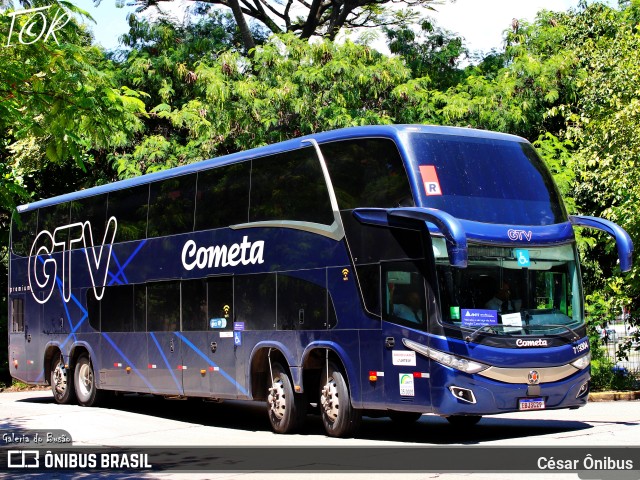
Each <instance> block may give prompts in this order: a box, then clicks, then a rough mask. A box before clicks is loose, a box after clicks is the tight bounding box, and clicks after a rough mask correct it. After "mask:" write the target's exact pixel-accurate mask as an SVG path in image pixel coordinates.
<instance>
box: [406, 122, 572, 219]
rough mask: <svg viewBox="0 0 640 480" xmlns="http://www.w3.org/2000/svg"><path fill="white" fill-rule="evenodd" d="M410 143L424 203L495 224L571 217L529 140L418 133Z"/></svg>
mask: <svg viewBox="0 0 640 480" xmlns="http://www.w3.org/2000/svg"><path fill="white" fill-rule="evenodd" d="M409 145H410V149H411V150H412V155H413V157H414V159H415V161H416V165H417V166H416V169H417V171H416V172H415V173H416V175H417V176H418V178H420V179H421V180H422V185H423V189H421V190H420V192H419V194H418V197H421V198H420V200H421V203H422V206H424V207H431V208H436V209H439V210H442V211H445V212H447V213H449V214H451V215H453V216H454V217H456V218H459V219H463V220H472V221H476V222H484V223H494V224H495V223H498V224H510V225H551V224H556V223H562V222H566V221H567V214H566V211H565V208H564V204H563V203H562V199H561V198H560V195H559V193H558V191H557V189H556V187H555V184H554V183H553V179H552V176H551V174H550V173H549V171H548V169H547V168H546V166H545V165H544V162H543V161H542V160H541V159H540V157H539V156H538V155H537V154H536V152H535V150H534V149H533V147H532V146H531V145H530V144H529V143H526V142H517V141H512V140H501V139H494V138H476V137H462V136H448V135H434V134H427V133H416V134H413V135H412V141H411V142H410V143H409Z"/></svg>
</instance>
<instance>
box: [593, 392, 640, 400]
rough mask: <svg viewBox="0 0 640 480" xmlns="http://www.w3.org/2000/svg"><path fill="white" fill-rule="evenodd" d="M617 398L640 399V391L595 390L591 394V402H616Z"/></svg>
mask: <svg viewBox="0 0 640 480" xmlns="http://www.w3.org/2000/svg"><path fill="white" fill-rule="evenodd" d="M616 400H625V401H632V400H640V391H637V392H595V393H590V394H589V401H590V402H615V401H616Z"/></svg>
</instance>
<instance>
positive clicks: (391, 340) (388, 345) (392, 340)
mask: <svg viewBox="0 0 640 480" xmlns="http://www.w3.org/2000/svg"><path fill="white" fill-rule="evenodd" d="M384 346H385V347H386V348H393V347H395V346H396V339H395V338H393V337H387V338H385V339H384Z"/></svg>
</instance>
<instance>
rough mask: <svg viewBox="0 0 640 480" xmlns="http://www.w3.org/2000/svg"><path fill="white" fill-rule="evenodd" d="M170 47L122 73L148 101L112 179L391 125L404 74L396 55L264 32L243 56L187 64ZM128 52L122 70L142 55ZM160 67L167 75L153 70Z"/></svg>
mask: <svg viewBox="0 0 640 480" xmlns="http://www.w3.org/2000/svg"><path fill="white" fill-rule="evenodd" d="M195 38H196V37H193V39H192V40H190V41H193V40H194V39H195ZM158 41H159V39H158V40H156V41H150V42H149V43H148V45H147V47H145V48H149V49H155V48H156V43H157V42H158ZM187 43H188V41H185V42H180V45H181V49H184V50H181V51H188V50H189V47H188V45H187ZM158 50H159V51H163V52H166V51H167V50H166V49H158ZM173 53H174V54H175V56H173V57H171V58H172V61H171V62H166V61H162V62H160V61H159V58H154V59H152V58H148V57H144V58H145V60H144V61H142V62H141V64H142V65H144V66H145V70H144V71H141V73H140V75H139V76H136V77H134V76H132V75H130V74H126V75H124V76H123V80H125V79H127V80H128V81H132V80H135V81H136V82H139V84H140V85H142V84H145V85H147V86H149V87H153V88H149V95H150V98H151V99H153V102H150V103H149V104H148V109H149V111H150V117H149V119H148V120H146V122H145V123H146V126H147V129H146V131H145V135H144V136H142V137H140V138H139V140H138V141H136V143H135V144H134V145H131V146H129V147H128V148H123V149H119V150H118V151H117V152H116V153H115V154H113V156H112V160H113V162H114V163H115V165H116V166H117V169H118V172H119V173H120V175H121V177H130V176H135V175H139V174H141V173H147V172H151V171H154V170H158V169H164V168H168V167H171V166H176V165H181V164H185V163H189V162H194V161H198V160H201V159H205V158H210V157H213V156H217V155H222V154H225V153H231V152H236V151H239V150H244V149H247V148H252V147H256V146H259V145H264V144H268V143H274V142H278V141H281V140H286V139H289V138H293V137H297V136H300V135H304V134H309V133H313V132H317V131H321V130H329V129H332V128H338V127H346V126H352V125H363V124H379V123H391V122H392V121H393V119H394V117H393V115H394V112H396V111H399V110H400V109H401V103H402V102H401V99H400V97H398V96H397V95H396V93H395V89H396V88H397V87H398V86H399V85H402V84H403V83H404V82H406V81H407V80H408V79H409V77H410V72H409V70H408V69H407V68H406V67H405V66H404V65H403V63H402V61H401V60H400V59H398V58H388V57H385V56H383V55H381V54H380V53H378V52H376V51H375V50H372V49H371V48H369V47H366V46H363V45H356V44H353V43H351V42H346V43H345V44H343V45H338V44H336V43H334V42H331V41H329V40H323V41H321V42H317V43H313V44H309V42H307V41H304V40H300V39H298V38H296V37H295V36H294V35H292V34H287V35H280V36H273V37H271V39H270V40H269V41H268V42H267V43H265V44H264V45H261V46H258V47H256V49H255V51H254V52H253V54H252V55H243V54H242V53H241V52H237V51H226V52H222V53H221V54H220V55H218V56H217V57H215V58H204V59H202V60H198V61H196V62H194V63H191V64H189V63H188V62H186V61H185V60H184V59H183V58H181V57H180V56H178V50H177V49H176V50H174V52H173ZM130 58H131V60H132V63H128V62H127V63H126V64H125V66H126V68H128V69H130V70H129V71H131V72H133V71H134V69H135V68H137V67H135V65H137V62H138V59H140V58H143V57H141V52H136V53H133V52H132V54H131V56H130ZM160 63H162V64H165V65H167V74H166V75H158V73H159V72H158V70H157V67H158V66H159V65H160ZM163 82H164V83H163ZM136 84H137V83H136ZM131 86H135V85H131Z"/></svg>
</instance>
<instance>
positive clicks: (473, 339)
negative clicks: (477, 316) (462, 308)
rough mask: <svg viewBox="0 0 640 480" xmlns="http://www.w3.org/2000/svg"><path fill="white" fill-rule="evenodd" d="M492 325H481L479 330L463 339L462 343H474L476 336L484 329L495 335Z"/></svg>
mask: <svg viewBox="0 0 640 480" xmlns="http://www.w3.org/2000/svg"><path fill="white" fill-rule="evenodd" d="M493 327H494V326H493V325H483V326H481V327H480V328H477V329H476V330H474V331H473V332H472V333H471V334H469V335H467V336H466V337H465V338H464V341H465V342H467V343H469V342H475V341H476V338H477V337H478V335H480V333H481V332H482V331H483V330H484V329H485V328H486V329H488V330H489V331H490V332H491V333H497V332H496V331H495V330H494V329H493Z"/></svg>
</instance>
